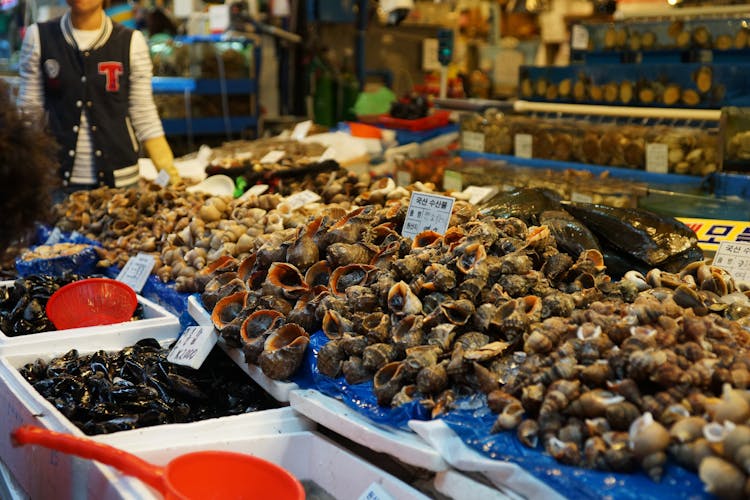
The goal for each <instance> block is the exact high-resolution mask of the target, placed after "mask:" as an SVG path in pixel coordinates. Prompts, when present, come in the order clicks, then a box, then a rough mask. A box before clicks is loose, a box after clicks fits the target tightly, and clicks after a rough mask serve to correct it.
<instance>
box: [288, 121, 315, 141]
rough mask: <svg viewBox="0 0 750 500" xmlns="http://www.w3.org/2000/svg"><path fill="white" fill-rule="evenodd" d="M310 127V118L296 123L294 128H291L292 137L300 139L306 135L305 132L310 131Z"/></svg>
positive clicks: (296, 139)
mask: <svg viewBox="0 0 750 500" xmlns="http://www.w3.org/2000/svg"><path fill="white" fill-rule="evenodd" d="M310 127H312V120H307V121H304V122H300V123H298V124H297V125H295V126H294V130H292V139H294V140H295V141H301V140H302V139H304V138H305V137H307V133H308V132H309V131H310Z"/></svg>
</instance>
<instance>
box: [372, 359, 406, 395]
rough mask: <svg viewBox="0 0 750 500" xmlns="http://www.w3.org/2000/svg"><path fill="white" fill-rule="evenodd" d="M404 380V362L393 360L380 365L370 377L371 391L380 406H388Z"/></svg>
mask: <svg viewBox="0 0 750 500" xmlns="http://www.w3.org/2000/svg"><path fill="white" fill-rule="evenodd" d="M404 380H405V368H404V364H403V363H401V362H400V361H393V362H391V363H388V364H386V365H384V366H382V367H381V368H380V369H379V370H378V371H377V372H375V375H374V376H373V379H372V384H373V392H374V393H375V397H376V398H377V400H378V404H380V405H382V406H390V404H391V400H392V399H393V397H394V396H395V395H396V394H397V393H398V392H399V391H400V390H401V386H402V385H403V382H404Z"/></svg>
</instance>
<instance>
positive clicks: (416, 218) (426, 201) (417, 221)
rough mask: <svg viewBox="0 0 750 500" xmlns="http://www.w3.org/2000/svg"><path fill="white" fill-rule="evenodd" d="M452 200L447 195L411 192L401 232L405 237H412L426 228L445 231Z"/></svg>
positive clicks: (440, 231)
mask: <svg viewBox="0 0 750 500" xmlns="http://www.w3.org/2000/svg"><path fill="white" fill-rule="evenodd" d="M454 201H455V199H454V198H451V197H449V196H441V195H437V194H431V193H418V192H413V193H412V194H411V201H409V209H408V210H407V212H406V220H404V229H403V230H402V231H401V234H403V236H404V237H406V238H414V237H415V236H416V235H418V234H419V233H421V232H422V231H428V230H429V231H435V232H436V233H440V234H443V233H445V231H446V230H447V229H448V224H449V223H450V219H451V212H453V202H454Z"/></svg>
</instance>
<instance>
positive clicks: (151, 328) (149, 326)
mask: <svg viewBox="0 0 750 500" xmlns="http://www.w3.org/2000/svg"><path fill="white" fill-rule="evenodd" d="M14 283H15V282H14V281H0V287H2V288H9V287H12V286H13V285H14ZM137 298H138V308H137V309H136V314H137V319H133V320H131V321H128V322H125V323H119V324H114V325H106V326H87V327H80V328H69V329H65V330H55V329H54V326H53V325H52V324H51V323H50V322H49V321H48V320H46V316H45V317H44V318H43V319H44V320H45V321H46V323H45V325H47V327H46V328H44V327H43V328H28V329H27V331H23V332H20V331H19V332H16V333H14V332H12V331H7V332H6V331H3V329H2V328H0V352H3V351H4V350H5V349H6V348H7V347H9V346H20V345H38V344H41V345H43V344H54V343H57V342H58V341H59V340H60V339H62V338H65V339H87V338H89V337H99V336H106V335H108V334H111V333H113V332H115V331H117V332H125V331H126V332H128V334H129V335H130V336H131V337H132V338H136V339H137V338H140V336H142V335H154V333H155V332H159V333H161V334H163V335H167V336H171V337H176V336H177V335H178V334H179V333H180V321H179V318H177V316H175V315H174V314H172V313H170V312H169V311H167V310H166V309H164V308H163V307H162V306H160V305H159V304H156V303H155V302H152V301H151V300H149V299H147V298H145V297H142V296H141V295H138V296H137ZM8 307H13V308H15V309H19V312H18V313H15V314H14V313H13V312H11V311H5V312H7V313H8V314H9V315H13V314H14V315H15V316H18V321H17V322H16V323H21V322H23V321H24V319H23V316H24V310H23V308H20V307H18V305H13V304H9V305H8ZM7 325H8V328H14V326H15V323H14V321H12V320H11V321H9V322H7ZM39 330H41V331H39ZM33 332H36V333H33Z"/></svg>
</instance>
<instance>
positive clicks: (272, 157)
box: [260, 151, 284, 163]
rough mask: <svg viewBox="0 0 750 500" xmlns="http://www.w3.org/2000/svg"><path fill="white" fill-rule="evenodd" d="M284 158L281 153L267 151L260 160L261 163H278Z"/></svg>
mask: <svg viewBox="0 0 750 500" xmlns="http://www.w3.org/2000/svg"><path fill="white" fill-rule="evenodd" d="M283 157H284V152H283V151H269V152H268V153H266V156H264V157H263V158H261V159H260V162H261V163H278V162H279V161H281V159H282V158H283Z"/></svg>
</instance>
